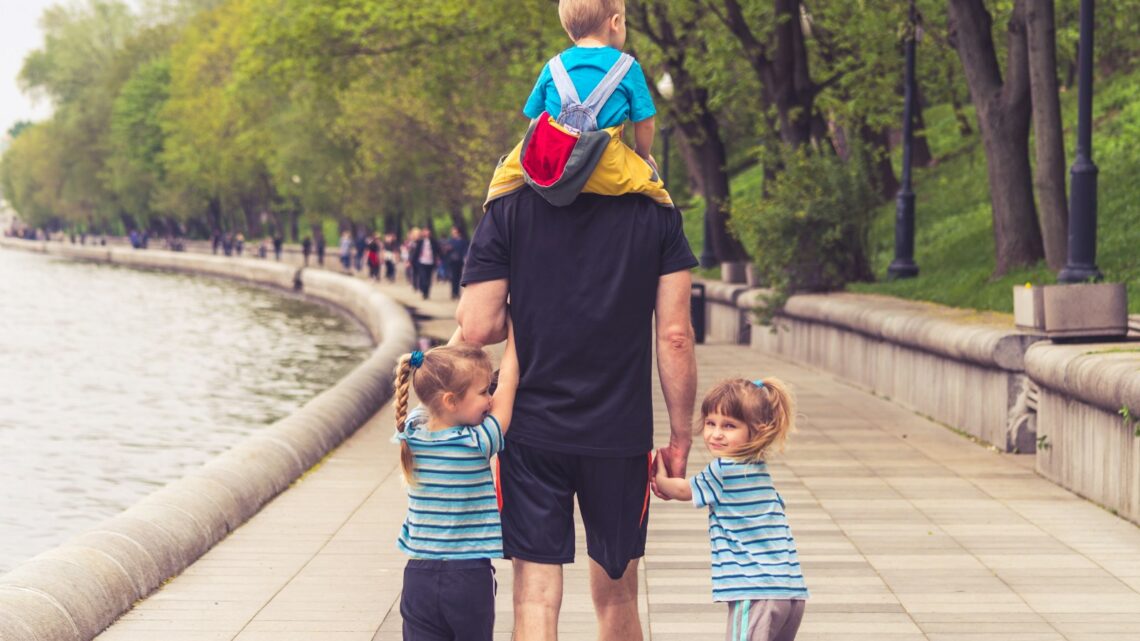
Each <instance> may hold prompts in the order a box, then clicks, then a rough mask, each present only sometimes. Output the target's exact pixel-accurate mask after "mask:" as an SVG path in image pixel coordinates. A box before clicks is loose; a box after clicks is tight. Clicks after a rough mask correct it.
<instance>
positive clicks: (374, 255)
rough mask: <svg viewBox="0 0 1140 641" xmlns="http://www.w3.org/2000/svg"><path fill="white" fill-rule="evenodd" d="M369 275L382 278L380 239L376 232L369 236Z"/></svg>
mask: <svg viewBox="0 0 1140 641" xmlns="http://www.w3.org/2000/svg"><path fill="white" fill-rule="evenodd" d="M368 277H369V278H371V279H372V280H380V241H379V238H378V237H377V236H376V234H372V236H371V237H369V238H368Z"/></svg>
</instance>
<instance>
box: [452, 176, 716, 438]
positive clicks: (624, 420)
mask: <svg viewBox="0 0 1140 641" xmlns="http://www.w3.org/2000/svg"><path fill="white" fill-rule="evenodd" d="M695 264H696V260H695V259H694V258H693V254H692V252H691V251H690V250H689V246H688V243H687V242H686V240H685V237H684V234H683V231H682V228H681V216H680V214H679V213H678V212H677V211H676V210H673V209H666V208H663V207H660V206H658V205H656V204H654V203H653V202H652V201H650V200H649V199H647V198H644V197H641V196H634V195H630V196H622V197H603V196H593V195H588V194H587V195H583V196H581V197H579V198H578V200H577V201H575V203H574V204H573V205H572V206H570V207H561V208H558V207H553V206H551V205H549V204H548V203H547V202H546V201H545V200H543V199H542V198H541V197H540V196H538V195H537V194H536V193H535V192H533V191H532V190H530V189H524V190H521V191H520V192H519V193H518V194H517V195H512V196H510V197H507V198H503V199H500V200H498V201H496V202H495V203H493V204H492V205H491V208H490V209H489V210H488V212H487V216H486V218H485V219H484V220H483V221H482V222H481V223H480V225H479V228H478V229H477V230H476V233H475V238H474V240H473V242H472V248H471V253H470V256H469V258H468V261H467V266H466V269H465V271H464V276H463V282H464V283H465V284H466V283H471V282H481V281H487V280H497V279H500V278H507V279H509V283H510V296H511V315H512V319H513V321H514V324H515V332H516V343H517V346H518V354H519V361H520V366H521V372H522V380H521V384H520V387H519V392H518V396H517V398H516V401H515V416H516V419H515V423H514V427H513V428H512V429H511V433H510V437H509V438H510V440H512V441H518V442H521V443H523V444H526V445H531V446H535V447H541V448H545V449H548V450H552V451H560V452H568V453H578V454H588V455H597V456H631V455H638V454H644V453H646V452H648V451H650V450H652V448H653V443H652V434H653V415H652V405H651V387H650V386H651V372H650V368H651V366H652V352H651V348H652V341H651V337H652V325H651V322H652V317H653V312H654V305H655V303H656V295H657V283H658V279H659V278H660V277H661V276H662V275H663V274H668V273H672V272H675V271H680V270H684V269H689V268H690V267H692V266H694V265H695Z"/></svg>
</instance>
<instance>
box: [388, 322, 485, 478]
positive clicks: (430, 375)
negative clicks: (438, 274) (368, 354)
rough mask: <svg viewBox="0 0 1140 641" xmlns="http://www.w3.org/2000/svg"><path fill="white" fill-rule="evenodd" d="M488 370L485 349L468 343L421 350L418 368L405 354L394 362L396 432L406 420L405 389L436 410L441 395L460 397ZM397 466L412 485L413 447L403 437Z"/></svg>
mask: <svg viewBox="0 0 1140 641" xmlns="http://www.w3.org/2000/svg"><path fill="white" fill-rule="evenodd" d="M491 370H492V367H491V359H490V357H489V356H487V352H484V351H483V349H482V348H480V347H478V346H476V345H471V344H468V343H458V344H456V345H445V346H443V347H436V348H434V349H430V350H428V351H427V352H425V353H424V355H423V363H421V364H420V366H419V367H413V366H412V355H411V354H404V355H403V356H401V357H400V362H399V364H398V365H396V431H398V432H403V431H404V427H405V423H407V421H408V392H409V391H410V390H411V389H415V391H416V397H417V398H419V399H420V402H421V403H423V404H424V405H425V406H427V408H428V412H438V410H439V404H440V401H441V399H442V398H443V395H444V394H446V393H448V392H451V393H452V394H456V395H458V396H463V395H464V394H466V393H467V389H468V388H469V387H471V385H472V383H474V382H475V380H476V377H477V376H478V375H479V374H486V375H487V376H490V375H491ZM400 468H401V469H402V470H403V473H404V480H405V481H407V482H408V485H415V484H416V475H415V465H414V459H413V457H412V448H411V447H410V446H409V445H408V442H407V441H405V440H402V439H401V440H400Z"/></svg>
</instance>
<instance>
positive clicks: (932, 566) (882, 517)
mask: <svg viewBox="0 0 1140 641" xmlns="http://www.w3.org/2000/svg"><path fill="white" fill-rule="evenodd" d="M383 287H384V289H385V290H386V291H391V292H392V293H393V294H394V295H395V296H397V297H398V298H399V299H400V300H401V301H406V302H408V303H414V304H416V305H417V309H418V313H419V314H420V315H421V316H427V317H430V316H437V317H438V318H436V319H435V320H434V321H432V320H431V319H427V321H428V324H425V325H424V327H425V329H427V328H430V330H429V331H430V333H432V334H438V335H446V334H447V333H449V329H450V327H453V325H451V324H449V323H448V321H447V320H446V314H448V313H450V310H451V309H453V307H452V305H451V303H450V301H447V300H445V299H446V297H447V291H446V288H445V287H442V286H437V288H436V289H435V290H434V292H433V300H432V301H429V302H428V303H426V304H425V303H424V302H422V301H418V300H416V299H415V298H414V297H413V296H412V292H411V290H410V288H408V287H407V286H406V285H403V284H398V285H385V286H383ZM400 290H404V291H402V292H401V291H400ZM697 355H698V359H699V362H700V378H701V381H700V386H701V389H705V388H707V387H708V386H709V385H711V384H712V383H713V382H715V381H716V380H719V379H721V378H724V377H727V376H735V375H743V376H746V377H749V378H754V377H756V376H758V375H764V376H778V377H780V378H783V379H784V380H785V381H787V382H789V383H790V384H791V385H792V386H793V388H794V389H795V390H796V392H797V393H798V396H799V400H800V412H801V419H800V430H799V433H798V434H796V435H794V437H793V438H792V441H791V444H790V448H789V451H788V452H787V454H786V455H784V456H782V457H779V458H778V459H776V460H774V461H773V463H772V468H773V474H774V476H775V479H776V484H777V487H778V488H779V489H780V491H781V493H782V495H783V496H784V497H785V499H786V500H787V503H788V514H789V518H790V520H791V523H792V527H793V530H794V533H795V535H796V540H797V542H798V545H799V550H800V557H801V560H802V562H803V568H804V574H805V576H806V578H807V581H808V585H809V587H810V589H811V591H812V599H811V601H810V602H809V604H808V609H807V615H806V618H805V620H804V624H803V626H802V627H801V630H800V635H799V637H798V638H799V639H801V640H803V641H812V640H815V641H824V640H836V641H839V640H843V641H848V640H851V641H872V640H874V641H911V640H916V641H917V640H919V639H928V640H930V641H949V640H959V639H961V640H963V641H987V640H991V639H992V640H995V641H996V640H1000V641H1054V640H1061V639H1069V640H1071V641H1092V640H1094V639H1095V640H1097V641H1114V640H1115V641H1124V640H1125V639H1127V640H1129V641H1135V640H1136V639H1140V529H1137V528H1136V527H1134V526H1133V525H1131V524H1129V523H1127V522H1125V521H1122V520H1120V519H1118V518H1116V517H1115V516H1113V515H1111V514H1109V513H1107V512H1105V511H1104V510H1102V509H1100V508H1098V507H1097V506H1095V505H1093V504H1091V503H1088V502H1086V501H1084V500H1082V499H1080V498H1079V497H1077V496H1075V495H1073V494H1071V493H1069V492H1067V491H1065V490H1063V489H1061V488H1059V487H1058V486H1055V485H1053V484H1052V483H1050V482H1048V481H1046V480H1044V479H1042V478H1040V477H1038V476H1037V475H1036V474H1035V473H1034V472H1033V469H1032V458H1031V457H1024V456H1022V457H1019V456H1010V455H1004V454H1000V453H997V452H995V451H992V450H990V449H987V448H985V447H982V446H980V445H977V444H975V443H973V442H971V441H969V440H967V439H966V438H963V437H962V436H959V435H958V434H956V433H955V432H953V431H952V430H950V429H947V428H946V427H944V426H941V425H938V424H935V423H933V422H931V421H929V420H926V419H924V418H921V417H919V416H916V415H915V414H913V413H911V412H910V411H909V410H907V409H905V408H902V407H900V406H897V405H895V404H893V403H891V402H890V401H888V400H886V399H882V398H878V397H875V396H873V395H871V394H869V393H866V392H864V391H862V390H859V389H857V388H854V387H852V386H849V385H847V384H844V383H842V382H840V381H838V380H836V379H834V378H833V377H831V376H829V375H827V374H824V373H821V372H818V371H815V370H811V369H807V368H804V367H801V366H798V365H795V364H792V363H789V362H786V361H782V360H779V359H777V358H776V357H773V356H771V355H768V354H765V353H763V352H758V351H755V350H751V349H748V348H745V347H739V346H735V345H705V346H699V347H698V349H697ZM963 402H969V399H963ZM656 406H657V408H658V413H657V414H658V421H657V425H658V440H659V441H660V442H664V440H665V434H666V431H667V428H666V427H665V426H666V425H667V423H666V421H665V420H664V418H665V417H664V409H663V408H664V404H663V403H662V402H661V399H660V397H658V399H657V405H656ZM391 432H392V413H391V408H390V407H385V408H383V410H382V411H381V412H380V413H379V414H377V416H376V417H375V418H374V419H373V420H372V421H371V422H370V423H368V424H367V425H366V426H365V427H364V428H362V429H361V430H360V431H359V432H358V433H357V434H356V435H355V436H353V437H352V438H351V439H349V440H348V441H347V442H346V443H345V444H344V445H342V446H341V447H340V448H339V449H337V450H336V451H334V452H333V453H332V454H331V455H330V456H329V457H328V458H326V459H325V461H323V462H322V464H321V465H319V466H318V467H316V468H315V469H313V470H312V471H310V472H309V473H308V474H306V476H304V477H303V478H302V479H300V480H299V481H298V482H297V483H296V484H295V485H294V486H293V487H292V488H291V489H290V490H288V491H286V492H285V493H283V494H282V495H281V496H280V497H278V498H277V499H276V500H275V501H273V502H272V503H270V504H269V505H268V506H266V508H265V509H264V510H263V511H262V512H261V513H260V514H258V515H257V516H256V517H254V518H253V519H252V520H250V521H249V523H247V524H246V525H245V526H243V527H241V528H240V529H238V530H237V531H235V532H234V533H233V534H231V535H230V536H229V537H228V538H227V539H226V540H224V541H223V542H222V543H221V544H219V545H218V546H217V547H216V548H214V549H213V550H212V551H210V552H209V553H207V554H206V555H205V556H204V557H202V559H201V560H199V561H198V562H197V563H195V564H194V565H192V566H191V567H190V568H189V569H188V570H187V571H186V572H185V573H184V574H183V575H181V576H179V577H177V578H176V579H174V580H172V581H171V582H169V583H168V584H167V585H166V586H164V587H163V588H162V589H161V590H160V591H158V592H156V593H155V594H154V595H152V596H151V597H150V598H148V599H146V600H145V601H143V602H140V603H139V604H138V605H137V606H136V607H135V609H134V610H132V611H131V612H129V613H128V614H126V615H124V617H123V618H122V619H120V621H119V622H118V623H116V624H115V625H114V626H112V627H111V628H110V629H108V630H107V631H106V632H105V633H104V634H102V635H101V636H100V637H98V639H99V641H229V640H237V641H270V640H272V641H295V640H305V641H308V640H314V641H377V640H382V641H389V640H392V641H395V640H396V639H400V620H399V595H400V580H401V568H402V566H403V563H404V558H403V557H402V556H401V555H400V554H399V553H398V552H396V550H395V546H394V541H395V537H396V534H397V532H398V530H399V526H400V523H401V521H402V519H403V513H404V505H405V503H404V498H403V489H402V487H401V480H400V474H399V469H398V456H397V448H395V447H394V446H392V445H391V444H389V442H388V438H389V436H390V434H391ZM707 462H708V456H707V454H706V453H705V451H704V447H703V445H702V444H699V443H698V444H697V445H695V446H694V450H693V456H692V459H691V463H690V471H696V470H698V469H700V467H701V466H703V465H704V464H706V463H707ZM649 524H650V525H649V529H650V532H649V545H648V550H647V555H646V558H645V561H644V563H643V564H642V567H641V569H640V580H641V595H642V596H641V610H642V616H643V624H644V626H645V628H646V631H647V636H650V637H651V638H652V639H654V640H656V641H681V640H685V641H706V640H707V641H712V640H714V639H721V638H723V636H724V625H725V615H724V610H723V606H718V605H714V604H712V603H710V596H709V592H710V582H709V569H708V564H709V558H708V557H709V552H708V538H707V531H706V518H705V515H704V513H703V512H702V511H700V510H695V509H692V508H691V507H688V506H687V505H682V504H677V503H663V502H661V501H657V500H654V502H653V505H652V506H651V509H650V521H649ZM578 548H579V551H580V552H582V551H584V549H585V545H584V543H583V541H582V540H581V533H580V532H579V542H578ZM583 561H584V554H580V560H579V563H576V564H574V565H572V566H568V567H567V568H566V576H567V588H566V599H565V603H564V606H563V612H562V619H561V631H562V636H561V638H562V639H564V640H570V641H578V640H582V641H584V640H587V639H594V638H595V627H594V622H593V614H592V607H591V605H590V599H589V594H588V591H587V588H586V570H585V563H584V562H583ZM497 567H498V568H499V573H498V576H499V582H500V591H499V600H498V610H499V618H498V624H497V634H496V638H497V639H504V640H505V639H508V638H509V637H510V629H511V616H510V602H511V597H510V587H511V576H510V571H509V566H508V565H507V564H505V563H503V562H498V563H497Z"/></svg>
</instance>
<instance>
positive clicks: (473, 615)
mask: <svg viewBox="0 0 1140 641" xmlns="http://www.w3.org/2000/svg"><path fill="white" fill-rule="evenodd" d="M491 377H492V368H491V360H490V358H488V356H487V354H486V353H485V352H484V351H483V350H482V349H481V348H479V347H476V346H474V345H467V344H464V343H456V344H453V345H447V346H444V347H437V348H435V349H432V350H429V351H427V352H418V351H417V352H412V353H411V354H408V355H405V356H404V357H402V358H401V359H400V362H399V365H398V366H397V370H396V436H395V438H394V440H395V441H396V442H397V443H399V446H400V467H401V469H402V470H403V473H404V479H405V480H406V481H407V483H406V485H407V489H408V513H407V517H406V518H405V519H404V525H403V528H402V530H401V532H400V537H399V539H398V540H397V546H398V547H399V548H400V550H402V551H403V552H404V553H405V554H407V555H408V556H409V557H411V558H410V559H409V560H408V564H407V566H406V567H405V568H404V589H403V593H402V595H401V597H400V612H401V614H402V615H403V619H404V638H405V639H421V638H423V639H428V638H430V639H436V638H447V639H471V640H480V641H481V640H486V641H490V640H491V638H492V629H493V628H494V623H495V585H496V584H495V579H494V569H493V568H492V567H491V559H496V558H501V557H502V556H503V540H502V536H503V535H502V527H501V525H500V520H499V509H498V497H497V495H496V492H495V482H494V478H493V476H492V474H491V465H490V459H491V457H493V456H495V455H496V454H498V453H499V452H500V451H501V450H502V449H503V446H504V434H505V433H506V431H507V428H508V427H509V426H510V422H511V413H512V408H513V405H514V402H515V392H516V391H517V390H518V385H519V363H518V357H517V356H516V354H515V341H514V328H513V327H511V326H509V325H508V336H507V346H506V350H505V351H504V352H503V360H502V363H501V365H500V368H499V379H498V385H497V387H496V389H495V393H494V395H493V396H492V395H491V393H490V387H491ZM412 391H414V392H415V395H416V397H417V398H418V399H419V402H420V403H421V405H420V406H418V407H416V408H415V409H413V410H411V411H410V412H409V411H408V404H409V401H408V398H409V396H410V392H412ZM442 574H446V576H441V575H442Z"/></svg>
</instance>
